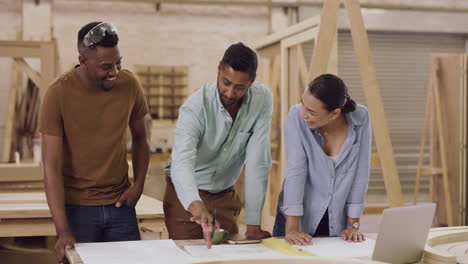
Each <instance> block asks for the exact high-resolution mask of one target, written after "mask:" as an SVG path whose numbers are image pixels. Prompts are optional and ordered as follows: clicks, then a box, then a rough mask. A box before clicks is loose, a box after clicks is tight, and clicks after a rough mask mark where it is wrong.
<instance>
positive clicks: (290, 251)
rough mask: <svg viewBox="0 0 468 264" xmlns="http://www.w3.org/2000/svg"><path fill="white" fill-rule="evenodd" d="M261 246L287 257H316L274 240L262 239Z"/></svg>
mask: <svg viewBox="0 0 468 264" xmlns="http://www.w3.org/2000/svg"><path fill="white" fill-rule="evenodd" d="M262 244H263V245H265V246H267V247H269V248H271V249H274V250H276V251H278V252H281V253H283V254H286V255H288V256H317V255H315V254H312V253H310V252H308V251H304V250H302V249H300V248H298V247H295V246H293V245H290V244H288V243H286V242H283V241H281V240H278V239H276V238H267V239H263V240H262Z"/></svg>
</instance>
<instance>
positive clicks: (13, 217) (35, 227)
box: [0, 192, 167, 239]
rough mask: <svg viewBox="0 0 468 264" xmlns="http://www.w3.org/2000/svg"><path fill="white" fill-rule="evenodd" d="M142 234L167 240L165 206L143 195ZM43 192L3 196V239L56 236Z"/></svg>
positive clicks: (139, 210) (0, 196)
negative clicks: (149, 234)
mask: <svg viewBox="0 0 468 264" xmlns="http://www.w3.org/2000/svg"><path fill="white" fill-rule="evenodd" d="M136 214H137V218H138V223H139V226H140V231H141V232H142V234H144V233H151V239H164V238H167V229H166V225H165V224H164V212H163V207H162V202H161V201H159V200H156V199H154V198H151V197H149V196H146V195H142V196H141V198H140V200H139V201H138V204H137V205H136ZM55 235H56V233H55V227H54V224H53V222H52V217H51V215H50V211H49V207H48V205H47V200H46V197H45V193H44V192H27V193H19V192H15V193H0V237H21V236H55Z"/></svg>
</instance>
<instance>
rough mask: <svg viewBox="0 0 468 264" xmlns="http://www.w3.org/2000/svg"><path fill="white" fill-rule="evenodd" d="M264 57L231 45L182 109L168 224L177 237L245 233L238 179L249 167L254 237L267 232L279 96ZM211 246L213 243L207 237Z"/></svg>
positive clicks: (167, 199) (248, 209)
mask: <svg viewBox="0 0 468 264" xmlns="http://www.w3.org/2000/svg"><path fill="white" fill-rule="evenodd" d="M256 71H257V56H256V54H255V52H254V51H253V50H251V49H250V48H248V47H246V46H245V45H243V44H242V43H237V44H234V45H231V46H230V47H229V48H228V49H227V50H226V52H225V54H224V56H223V59H222V60H221V62H220V63H219V66H218V79H217V82H213V83H207V84H205V85H204V86H203V87H202V88H201V89H200V90H198V91H196V92H195V93H194V94H193V95H191V96H190V97H189V98H188V99H187V101H186V102H185V103H184V104H183V105H182V106H181V108H180V109H179V118H178V121H177V128H176V134H175V142H174V148H173V152H172V158H171V161H169V162H168V164H167V167H166V175H167V176H168V177H167V178H166V180H167V187H166V193H165V196H164V213H165V220H166V226H167V228H168V231H169V237H170V238H171V239H199V238H202V237H203V233H205V236H206V237H210V235H211V232H212V231H213V228H214V227H213V225H212V223H213V214H214V215H215V219H216V223H217V225H219V226H220V228H222V229H225V230H227V231H229V233H231V234H232V233H237V232H238V227H237V216H238V215H239V212H240V209H241V203H240V200H239V197H238V196H237V194H236V193H235V191H234V188H233V185H234V184H235V182H236V180H237V179H238V177H239V175H240V174H241V170H242V167H243V166H244V164H246V170H245V223H246V224H247V231H246V236H247V237H249V238H256V239H260V238H265V237H269V236H270V233H269V232H267V231H263V230H261V228H260V224H261V219H262V208H263V203H264V201H265V193H266V188H267V183H268V174H269V172H270V169H271V153H270V143H269V140H270V139H269V138H270V126H271V117H272V113H273V105H272V95H271V92H270V90H269V89H268V88H267V87H266V86H265V85H263V84H261V83H259V82H255V77H256ZM207 245H208V247H210V246H211V241H210V239H207Z"/></svg>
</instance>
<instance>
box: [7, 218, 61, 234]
mask: <svg viewBox="0 0 468 264" xmlns="http://www.w3.org/2000/svg"><path fill="white" fill-rule="evenodd" d="M55 235H56V232H55V226H54V223H53V222H52V219H51V218H42V219H41V218H35V219H2V221H0V237H29V236H55Z"/></svg>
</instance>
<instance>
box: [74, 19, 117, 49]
mask: <svg viewBox="0 0 468 264" xmlns="http://www.w3.org/2000/svg"><path fill="white" fill-rule="evenodd" d="M101 23H102V22H101V21H100V22H91V23H88V24H86V25H85V26H84V27H82V28H81V29H80V31H78V48H80V47H83V39H84V37H85V36H86V34H88V32H89V31H90V30H91V29H93V28H94V27H95V26H97V25H99V24H101ZM118 43H119V36H118V35H117V34H116V35H112V34H106V35H105V36H104V38H103V39H102V40H101V41H99V42H98V43H95V44H94V45H93V46H101V47H115V46H117V44H118ZM93 46H92V47H93Z"/></svg>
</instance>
